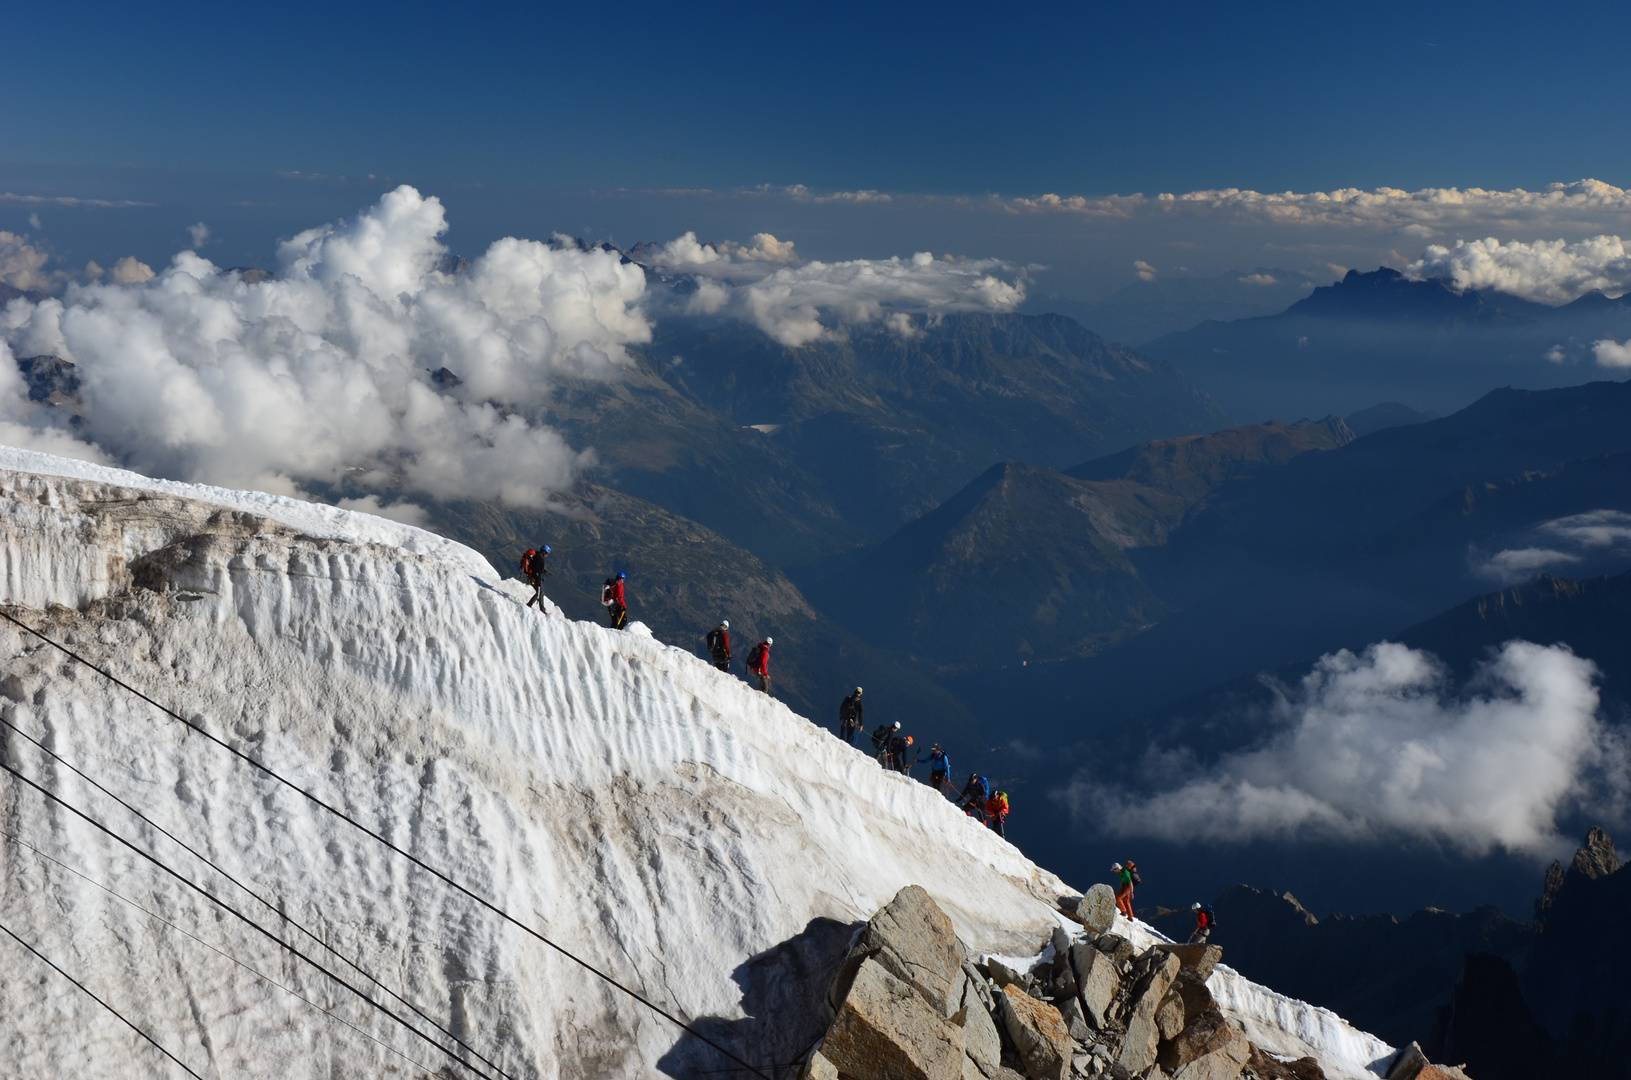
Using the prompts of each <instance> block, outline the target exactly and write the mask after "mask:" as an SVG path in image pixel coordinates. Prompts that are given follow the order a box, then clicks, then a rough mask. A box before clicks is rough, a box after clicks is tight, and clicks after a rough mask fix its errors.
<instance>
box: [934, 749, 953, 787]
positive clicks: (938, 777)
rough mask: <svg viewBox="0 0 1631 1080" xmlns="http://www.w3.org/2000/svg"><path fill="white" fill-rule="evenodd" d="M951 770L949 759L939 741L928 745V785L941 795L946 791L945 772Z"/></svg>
mask: <svg viewBox="0 0 1631 1080" xmlns="http://www.w3.org/2000/svg"><path fill="white" fill-rule="evenodd" d="M949 772H951V761H950V760H949V759H948V758H947V757H946V751H945V750H943V749H941V746H940V744H939V743H935V744H934V745H933V746H931V747H929V786H931V787H933V788H934V789H935V790H936V791H938V792H940V793H941V794H942V795H944V794H945V793H946V774H947V773H949Z"/></svg>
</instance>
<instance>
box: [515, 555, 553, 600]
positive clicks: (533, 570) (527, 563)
mask: <svg viewBox="0 0 1631 1080" xmlns="http://www.w3.org/2000/svg"><path fill="white" fill-rule="evenodd" d="M548 559H549V545H548V544H545V545H544V550H542V551H536V550H534V549H533V548H528V549H527V550H526V551H525V553H523V554H522V556H521V580H522V581H525V582H526V583H527V584H528V585H531V586H532V598H531V599H530V600H528V601H527V606H528V607H531V606H532V605H534V604H537V605H538V611H539V612H540V613H543V612H544V575H545V574H547V573H549V570H548V568H547V567H546V566H545V565H544V564H545V562H546V561H547V560H548Z"/></svg>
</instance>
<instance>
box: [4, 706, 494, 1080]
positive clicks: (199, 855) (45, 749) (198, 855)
mask: <svg viewBox="0 0 1631 1080" xmlns="http://www.w3.org/2000/svg"><path fill="white" fill-rule="evenodd" d="M0 725H3V726H5V727H7V728H9V729H10V730H12V731H14V732H16V733H17V734H18V735H21V736H22V737H23V738H24V739H27V740H28V741H29V742H31V743H33V744H34V745H35V746H36V747H38V748H39V750H40V752H41V753H44V754H46V755H48V756H50V757H51V758H52V759H53V760H54V761H56V762H57V763H58V764H60V765H62V767H63V768H65V769H68V770H69V771H71V772H72V773H73V774H74V775H75V776H78V777H79V778H80V779H81V780H83V781H85V782H86V783H87V784H89V785H91V786H92V787H94V788H95V789H96V790H98V791H100V792H102V794H104V795H106V796H107V797H108V798H110V799H112V800H113V801H114V802H116V803H118V804H119V805H120V806H122V807H124V808H125V809H126V810H128V811H130V812H131V813H132V814H134V815H135V816H136V817H137V818H138V819H140V820H141V821H143V822H145V823H147V824H148V825H150V826H152V827H153V828H154V829H157V830H158V831H159V832H161V833H163V834H164V835H165V836H167V837H169V838H170V839H171V840H173V841H174V842H175V843H176V844H177V845H179V846H180V847H181V848H182V850H184V851H186V852H187V853H188V854H190V855H192V856H193V857H194V858H195V859H197V860H199V861H200V862H202V863H203V864H204V865H205V866H208V867H209V868H210V869H212V870H214V871H215V872H216V873H217V874H220V875H221V876H222V877H224V878H226V879H227V880H228V881H230V882H232V884H234V885H236V886H238V888H240V889H242V890H243V891H244V892H246V893H248V894H249V895H250V896H252V897H254V898H255V899H256V900H257V901H259V902H260V903H261V905H262V906H264V907H265V908H266V909H267V910H269V911H271V912H272V914H274V915H276V916H277V917H278V918H280V919H282V920H283V921H284V922H286V923H288V924H289V925H290V926H292V927H294V928H295V929H296V930H298V931H300V933H302V934H304V935H306V936H307V937H308V938H310V939H311V940H312V941H314V942H316V943H317V944H318V945H319V946H320V947H321V948H323V949H325V950H327V951H328V952H329V953H330V954H332V955H333V956H335V957H338V958H339V959H340V960H342V961H344V962H345V963H346V964H347V965H348V966H349V967H350V968H351V969H352V970H353V971H355V972H357V974H359V975H361V976H362V977H363V978H365V979H367V980H368V981H369V982H371V983H373V984H374V985H375V986H377V987H379V988H380V989H381V990H383V991H384V992H385V993H387V994H389V995H390V996H391V997H393V998H395V999H396V1000H397V1001H400V1002H401V1003H402V1004H403V1005H405V1006H407V1007H408V1008H409V1009H412V1010H413V1012H414V1013H415V1015H417V1016H418V1017H419V1018H420V1019H421V1020H423V1021H425V1022H426V1023H427V1024H430V1025H431V1026H432V1027H434V1028H436V1030H437V1031H440V1032H441V1033H442V1034H443V1035H446V1036H447V1037H448V1038H450V1039H452V1040H453V1041H454V1042H456V1043H458V1044H459V1045H460V1046H462V1047H464V1049H465V1051H466V1052H467V1053H469V1054H471V1055H472V1056H474V1057H476V1058H479V1059H480V1060H481V1061H483V1062H485V1063H486V1065H487V1067H488V1068H490V1069H493V1070H494V1071H496V1072H497V1073H498V1074H499V1075H500V1076H503V1077H506V1078H507V1080H515V1078H514V1077H513V1076H511V1075H510V1074H509V1073H507V1072H505V1071H504V1069H503V1068H501V1067H500V1066H499V1064H498V1063H497V1062H495V1061H493V1059H491V1058H489V1057H487V1056H486V1055H485V1054H483V1053H482V1052H481V1051H479V1050H477V1049H476V1048H475V1047H473V1046H471V1045H470V1044H469V1043H467V1042H465V1041H464V1040H463V1039H461V1038H459V1037H458V1036H457V1035H455V1034H454V1033H453V1032H451V1031H449V1030H448V1029H447V1028H446V1027H444V1026H443V1025H442V1024H441V1023H440V1022H439V1021H437V1020H436V1019H434V1018H433V1017H430V1016H427V1015H426V1014H425V1012H424V1011H423V1010H421V1009H420V1008H419V1006H417V1005H415V1004H414V1003H413V1002H411V1001H409V1000H408V999H407V998H405V997H403V996H402V995H401V994H399V993H397V992H396V991H395V990H392V989H391V988H390V987H389V986H386V985H385V984H384V983H382V982H380V981H379V980H378V979H376V978H374V976H373V975H371V974H369V973H368V972H367V971H366V970H364V969H363V968H362V966H361V965H359V964H358V963H357V962H356V961H354V960H352V959H351V958H350V957H348V956H346V955H345V954H344V953H341V952H340V951H338V950H337V949H335V948H334V946H332V945H330V944H329V943H328V942H326V941H324V940H323V939H322V938H320V937H318V936H317V935H316V934H314V933H312V932H311V931H310V930H308V929H306V927H305V926H303V925H301V923H300V922H299V921H298V920H296V919H294V918H292V917H290V916H289V914H288V913H287V912H285V911H283V910H282V909H281V908H279V907H278V906H277V905H275V904H273V903H272V902H271V901H270V900H268V899H266V898H265V897H264V896H261V895H260V894H259V893H257V892H256V891H255V890H254V889H251V888H250V887H249V886H248V885H245V884H244V883H243V882H241V881H239V880H238V879H237V878H235V877H233V876H232V875H231V874H229V873H227V871H226V870H224V869H222V868H221V867H220V866H219V865H218V864H217V863H216V862H215V861H214V860H212V859H211V858H209V856H207V855H205V854H204V853H203V852H201V851H199V850H198V849H196V848H194V847H193V846H192V845H191V844H189V843H187V842H186V841H185V840H183V839H181V838H180V837H179V836H177V835H175V834H174V833H172V832H171V831H170V830H168V829H166V828H165V827H164V826H163V825H160V824H159V823H158V822H156V821H154V820H153V819H152V818H150V817H148V816H147V815H146V814H144V813H142V812H141V811H140V810H138V809H136V808H135V807H134V806H132V805H130V803H128V802H126V801H125V800H124V799H122V798H120V797H119V796H118V795H116V794H114V793H113V792H111V791H109V790H108V789H107V788H105V787H103V786H102V785H101V784H99V783H97V782H96V781H95V780H93V779H92V778H91V777H89V776H87V775H86V774H85V772H84V771H83V770H81V769H80V768H79V767H78V766H76V765H74V764H73V763H72V762H70V761H67V760H66V759H64V758H63V757H62V756H61V755H60V754H58V753H57V752H56V751H55V750H52V749H51V748H50V747H49V746H46V745H45V744H44V743H42V742H40V740H38V739H36V738H34V736H32V735H30V734H29V733H28V732H26V731H24V730H23V729H22V728H20V727H18V726H17V725H16V724H13V723H12V722H11V721H10V720H7V719H6V718H5V717H4V716H0Z"/></svg>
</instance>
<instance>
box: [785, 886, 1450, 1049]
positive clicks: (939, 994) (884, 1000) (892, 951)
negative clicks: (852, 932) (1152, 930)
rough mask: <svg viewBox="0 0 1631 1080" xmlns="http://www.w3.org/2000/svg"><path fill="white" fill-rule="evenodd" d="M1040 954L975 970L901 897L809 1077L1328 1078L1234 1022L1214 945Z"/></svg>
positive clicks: (1105, 941) (1097, 942) (921, 901)
mask: <svg viewBox="0 0 1631 1080" xmlns="http://www.w3.org/2000/svg"><path fill="white" fill-rule="evenodd" d="M1039 947H1040V948H1041V956H1040V958H1039V959H1038V960H1037V961H1035V962H1033V963H1031V964H1029V965H1026V970H1020V969H1019V968H1018V967H1016V966H1013V964H1012V963H1005V962H1003V961H1002V960H999V959H997V958H995V957H988V958H985V959H984V960H983V961H980V960H977V959H975V958H973V957H971V956H969V955H968V952H967V950H966V948H965V947H964V945H963V944H962V942H960V941H959V940H958V939H957V935H956V933H955V931H954V930H953V928H952V924H951V920H950V919H948V918H947V917H946V915H945V914H944V912H942V911H941V910H940V909H939V907H938V906H936V904H935V903H934V901H933V900H932V899H931V898H930V897H929V895H928V893H926V892H925V891H924V890H922V889H920V888H917V887H915V886H913V887H908V888H905V889H902V890H901V891H900V892H899V893H898V894H897V895H896V896H895V898H894V899H893V900H891V901H890V902H889V904H888V905H886V906H885V907H884V908H883V909H882V910H880V911H879V912H878V913H877V914H876V915H874V916H873V917H872V919H871V921H870V922H868V923H867V925H866V927H865V928H863V929H862V930H861V932H860V933H859V934H857V935H856V938H855V943H854V945H853V946H852V947H851V950H850V954H849V956H848V957H847V959H846V960H845V962H844V963H843V965H842V966H841V967H840V969H839V974H838V977H837V978H836V979H835V981H834V984H833V986H832V988H831V991H830V993H829V994H828V1001H829V1002H830V1004H831V1006H832V1008H833V1012H834V1020H833V1022H832V1024H831V1027H830V1028H829V1029H828V1031H827V1033H826V1035H825V1036H824V1037H823V1038H822V1040H821V1042H820V1043H819V1045H818V1046H817V1047H816V1049H815V1051H814V1053H812V1055H811V1056H810V1058H809V1061H808V1064H807V1065H806V1067H805V1071H804V1073H803V1074H802V1075H803V1077H805V1078H807V1080H940V1078H945V1080H1021V1078H1023V1080H1324V1075H1323V1073H1322V1072H1321V1071H1320V1067H1319V1065H1318V1064H1317V1063H1315V1062H1314V1061H1313V1060H1312V1059H1302V1060H1300V1061H1293V1062H1281V1061H1279V1060H1277V1059H1275V1058H1273V1057H1271V1056H1269V1055H1266V1054H1264V1053H1263V1052H1262V1051H1260V1050H1259V1049H1258V1048H1257V1047H1256V1046H1254V1045H1253V1044H1252V1042H1251V1040H1250V1039H1249V1038H1248V1037H1247V1036H1246V1034H1245V1033H1244V1032H1243V1031H1242V1030H1241V1029H1240V1028H1239V1027H1238V1026H1236V1025H1235V1024H1233V1023H1231V1022H1230V1021H1229V1020H1228V1018H1226V1017H1225V1016H1224V1014H1223V1012H1222V1011H1221V1010H1220V1009H1219V1008H1218V1004H1217V1002H1216V1001H1215V1000H1214V999H1213V996H1212V993H1211V991H1209V990H1208V989H1207V985H1206V983H1207V979H1208V978H1209V977H1210V976H1211V974H1212V972H1213V970H1214V969H1215V968H1216V966H1217V964H1218V962H1219V960H1220V959H1221V958H1222V955H1223V950H1222V949H1221V948H1219V947H1218V946H1215V945H1195V946H1188V945H1172V944H1166V943H1163V944H1158V945H1154V946H1152V947H1151V948H1148V949H1145V950H1144V951H1142V952H1138V951H1137V950H1135V949H1134V948H1133V945H1132V943H1131V942H1129V941H1128V940H1127V939H1126V938H1124V937H1121V936H1120V935H1117V934H1111V933H1104V932H1098V931H1094V930H1092V929H1087V930H1085V931H1082V932H1077V933H1074V934H1072V933H1067V932H1066V931H1065V930H1064V929H1063V928H1059V929H1057V930H1056V931H1055V932H1054V934H1053V936H1052V938H1051V940H1050V941H1048V942H1047V943H1044V944H1041V945H1039ZM1423 1060H1424V1061H1425V1058H1424V1059H1423ZM1418 1071H1420V1070H1418ZM1409 1080H1416V1078H1415V1077H1414V1076H1412V1077H1410V1078H1409Z"/></svg>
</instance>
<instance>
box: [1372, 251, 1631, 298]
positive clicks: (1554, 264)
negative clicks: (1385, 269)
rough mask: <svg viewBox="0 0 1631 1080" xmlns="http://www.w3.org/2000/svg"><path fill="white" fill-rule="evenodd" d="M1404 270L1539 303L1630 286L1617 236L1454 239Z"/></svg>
mask: <svg viewBox="0 0 1631 1080" xmlns="http://www.w3.org/2000/svg"><path fill="white" fill-rule="evenodd" d="M1403 270H1404V273H1405V274H1406V276H1409V277H1414V278H1442V279H1444V280H1446V281H1448V282H1449V283H1450V284H1452V285H1453V286H1454V287H1455V288H1456V289H1457V290H1458V291H1463V290H1466V289H1495V290H1499V291H1500V292H1504V293H1510V294H1512V295H1513V296H1521V297H1523V298H1524V299H1526V300H1536V301H1539V302H1541V303H1544V304H1562V303H1567V302H1568V301H1570V300H1574V299H1576V298H1577V297H1580V296H1583V295H1584V294H1586V293H1588V292H1591V291H1592V290H1594V289H1595V290H1597V291H1599V292H1603V293H1606V294H1608V295H1609V296H1619V295H1621V294H1623V293H1625V292H1627V291H1628V290H1631V252H1627V251H1626V247H1625V241H1623V240H1621V239H1620V238H1619V237H1618V236H1594V237H1591V238H1590V239H1588V240H1581V241H1579V242H1577V243H1572V244H1571V243H1566V242H1564V241H1562V240H1550V241H1548V240H1537V241H1535V242H1534V243H1523V242H1521V241H1512V242H1509V243H1504V244H1503V243H1502V242H1501V241H1499V240H1497V239H1495V238H1494V237H1490V238H1488V239H1484V240H1458V241H1456V243H1455V245H1454V246H1453V247H1443V246H1440V245H1437V244H1434V245H1432V246H1430V247H1428V248H1427V250H1426V251H1424V252H1422V256H1421V258H1420V259H1418V260H1416V261H1415V262H1414V263H1412V264H1410V265H1409V266H1407V267H1404V268H1403Z"/></svg>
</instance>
